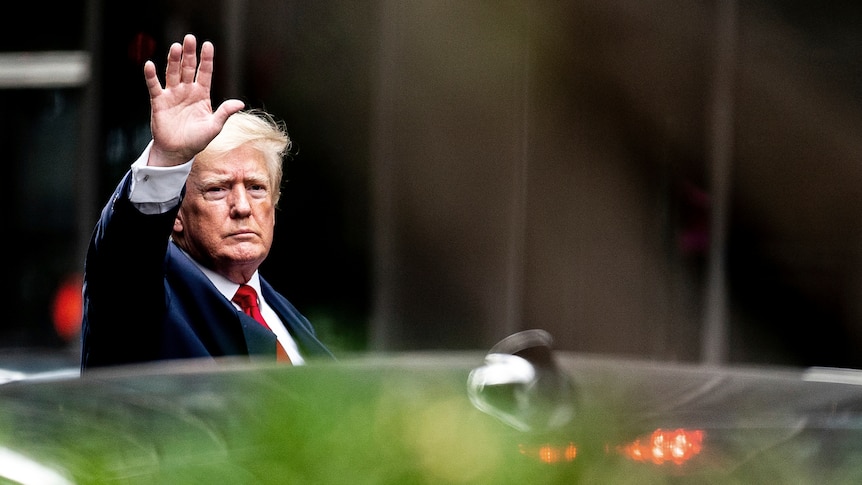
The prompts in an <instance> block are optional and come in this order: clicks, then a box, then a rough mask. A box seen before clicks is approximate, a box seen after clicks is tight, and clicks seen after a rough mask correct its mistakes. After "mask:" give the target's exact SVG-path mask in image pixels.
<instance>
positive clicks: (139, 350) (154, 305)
mask: <svg viewBox="0 0 862 485" xmlns="http://www.w3.org/2000/svg"><path fill="white" fill-rule="evenodd" d="M130 181H131V174H130V173H127V174H126V176H125V177H124V178H123V180H122V181H121V182H120V185H119V186H118V187H117V189H116V191H115V192H114V194H113V195H112V196H111V199H110V200H109V202H108V204H107V205H106V206H105V208H104V209H103V210H102V214H101V217H100V219H99V222H98V223H97V224H96V228H95V230H94V232H93V236H92V238H91V240H90V246H89V249H88V252H87V259H86V263H85V268H84V270H85V271H84V291H83V296H84V318H83V323H82V353H81V369H82V371H83V370H86V369H87V368H90V367H97V366H108V365H119V364H131V363H138V362H147V361H155V360H172V359H184V358H200V357H220V356H237V355H239V356H242V355H271V356H272V358H273V360H275V349H276V347H275V345H276V337H275V334H273V333H272V332H271V331H269V330H268V329H266V328H264V327H263V326H262V325H260V324H258V323H257V322H256V321H254V320H253V319H252V318H250V317H248V316H246V315H245V314H244V313H242V312H240V311H238V310H237V309H236V308H235V307H234V306H233V305H232V304H231V303H230V302H229V301H228V300H227V299H226V298H225V297H224V296H223V295H222V294H221V293H219V291H218V290H217V289H216V288H215V286H214V285H213V284H212V283H211V282H210V280H209V279H208V278H207V277H206V276H205V275H204V274H203V273H202V272H201V271H200V270H199V269H198V268H197V266H195V265H194V263H193V262H192V261H191V260H190V259H189V257H188V256H186V254H185V253H183V252H182V251H181V250H180V249H179V248H178V247H177V246H176V245H175V244H174V243H173V242H171V241H170V233H171V230H172V228H173V223H174V218H175V217H176V214H177V211H178V210H179V204H178V205H177V207H176V208H174V209H172V210H170V211H168V212H166V213H164V214H155V215H147V214H142V213H141V212H139V211H138V210H137V209H136V208H135V207H134V206H133V205H132V204H131V202H130V201H129V187H130ZM260 283H261V292H262V293H263V297H264V298H265V299H266V301H267V303H269V305H270V306H271V307H272V308H273V309H274V310H275V312H276V313H277V314H278V316H279V317H281V319H282V321H283V322H284V324H285V326H286V327H287V330H288V331H289V332H290V335H291V336H292V337H293V338H294V340H296V343H297V345H298V346H299V349H300V352H301V353H302V355H303V357H304V358H305V359H306V360H311V359H315V358H318V357H323V358H328V359H332V354H331V353H330V352H329V350H328V349H327V348H326V347H325V346H324V345H323V344H322V343H321V342H320V341H319V340H318V339H317V337H316V335H315V332H314V328H313V327H312V326H311V323H309V321H308V320H307V319H306V318H305V317H304V316H303V315H302V314H300V313H299V311H297V309H296V308H294V306H293V305H292V304H291V303H290V302H289V301H288V300H287V299H286V298H284V297H283V296H281V295H280V294H278V293H277V292H276V291H275V290H274V289H273V288H272V286H270V285H269V283H267V282H266V281H265V280H264V279H263V278H262V277H261V280H260Z"/></svg>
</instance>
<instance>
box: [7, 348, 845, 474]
mask: <svg viewBox="0 0 862 485" xmlns="http://www.w3.org/2000/svg"><path fill="white" fill-rule="evenodd" d="M493 355H496V354H495V353H494V352H491V353H489V354H488V355H487V356H486V355H485V354H484V353H483V352H476V353H473V352H458V353H448V352H425V353H421V352H419V353H416V352H414V353H396V354H376V355H371V354H369V355H357V356H355V357H347V358H342V359H341V360H340V361H338V362H334V363H317V364H316V363H312V364H310V365H307V366H296V367H286V366H283V365H273V364H263V363H256V362H248V361H224V362H218V363H217V364H213V363H211V362H210V363H204V362H183V363H165V364H153V365H146V366H134V367H131V366H130V367H121V368H113V369H104V370H99V371H94V372H88V373H87V374H86V375H84V376H83V377H80V376H78V375H76V374H75V373H74V372H65V373H64V372H60V373H52V374H47V375H46V374H44V373H39V374H31V375H22V377H21V378H18V379H10V380H9V381H8V382H7V383H5V384H3V385H0V483H7V482H8V483H64V484H70V483H75V484H96V483H99V484H101V483H124V484H125V483H131V484H137V483H141V484H144V483H146V484H153V483H172V484H173V483H180V484H182V483H230V484H245V483H249V484H251V483H303V484H310V483H315V484H317V483H320V484H337V483H350V484H382V483H393V484H394V483H397V484H410V483H423V484H424V483H429V484H431V483H433V484H437V483H481V484H485V483H521V484H527V483H529V484H542V483H830V484H834V483H862V386H860V384H862V375H860V373H859V372H858V371H855V370H846V369H788V368H763V367H758V368H743V367H707V366H702V365H697V364H679V363H659V362H646V361H636V360H626V359H617V358H611V357H606V356H588V355H580V354H576V353H568V352H555V353H553V354H552V362H551V363H550V367H549V368H548V367H543V365H545V364H547V362H545V364H541V363H539V364H537V363H536V362H535V361H531V360H530V359H526V361H527V362H529V363H530V364H531V365H532V366H534V368H535V369H537V372H535V373H532V374H530V373H528V374H527V375H520V374H518V372H514V373H509V374H507V373H506V371H505V369H504V372H503V373H502V374H499V373H498V374H495V375H496V376H497V377H492V378H490V379H486V380H485V381H483V384H484V387H483V386H481V385H480V386H478V387H477V379H480V380H481V378H487V376H488V375H489V374H487V373H483V371H484V370H488V369H489V368H490V367H494V366H496V365H498V364H500V361H495V360H494V359H493V358H489V357H491V356H493ZM506 355H508V354H506ZM503 360H505V359H503ZM504 365H505V364H504ZM521 369H526V370H529V369H528V368H527V367H521ZM549 373H551V374H549ZM500 375H502V376H503V377H502V378H498V377H499V376H500ZM477 376H478V377H477ZM549 376H550V377H549ZM34 377H36V378H34ZM507 379H508V380H507ZM3 480H6V482H4V481H3Z"/></svg>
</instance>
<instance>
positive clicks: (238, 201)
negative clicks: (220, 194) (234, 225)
mask: <svg viewBox="0 0 862 485" xmlns="http://www.w3.org/2000/svg"><path fill="white" fill-rule="evenodd" d="M230 214H231V217H248V215H249V214H251V203H250V201H249V197H248V192H246V190H245V187H244V186H242V185H237V186H235V187H234V188H233V189H232V190H231V195H230Z"/></svg>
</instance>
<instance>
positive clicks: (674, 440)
mask: <svg viewBox="0 0 862 485" xmlns="http://www.w3.org/2000/svg"><path fill="white" fill-rule="evenodd" d="M704 434H705V433H704V431H703V430H699V429H697V430H688V429H675V430H663V429H657V430H655V431H654V432H653V433H652V434H650V435H649V436H646V437H642V438H638V439H636V440H635V441H633V442H631V443H629V444H627V445H625V446H622V447H620V451H621V452H622V453H623V454H624V455H625V456H627V457H629V458H631V459H632V460H635V461H651V462H652V463H655V464H657V465H661V464H663V463H667V462H671V463H674V464H677V465H681V464H683V463H685V462H686V461H688V460H690V459H691V458H692V457H694V456H696V455H697V454H699V453H700V452H701V450H702V449H703V437H704Z"/></svg>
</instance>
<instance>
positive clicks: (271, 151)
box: [201, 109, 290, 204]
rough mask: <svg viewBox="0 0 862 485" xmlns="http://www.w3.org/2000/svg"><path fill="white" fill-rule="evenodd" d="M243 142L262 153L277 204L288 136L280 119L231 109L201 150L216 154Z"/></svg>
mask: <svg viewBox="0 0 862 485" xmlns="http://www.w3.org/2000/svg"><path fill="white" fill-rule="evenodd" d="M246 144H248V145H250V146H251V147H252V148H254V149H255V150H258V151H259V152H260V153H262V154H263V156H264V159H265V160H266V170H267V173H268V174H269V179H270V183H271V184H272V187H273V191H272V197H273V201H272V202H273V204H278V200H279V198H281V179H282V177H283V173H284V171H283V168H282V163H283V161H284V156H285V155H286V154H287V153H288V151H289V150H290V136H288V134H287V129H286V128H285V125H284V122H283V121H280V120H276V119H275V118H274V117H273V116H272V115H271V114H269V113H267V112H266V111H263V110H260V109H248V110H244V111H240V112H237V113H234V114H233V115H231V116H230V118H228V119H227V122H226V123H225V125H224V127H223V128H222V130H221V133H219V134H218V136H216V137H215V138H214V139H213V140H212V141H211V142H210V144H209V145H207V147H206V148H204V150H203V151H202V152H201V153H206V154H207V155H208V156H218V155H221V154H224V153H227V152H229V151H231V150H233V149H236V148H239V147H240V146H242V145H246Z"/></svg>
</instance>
